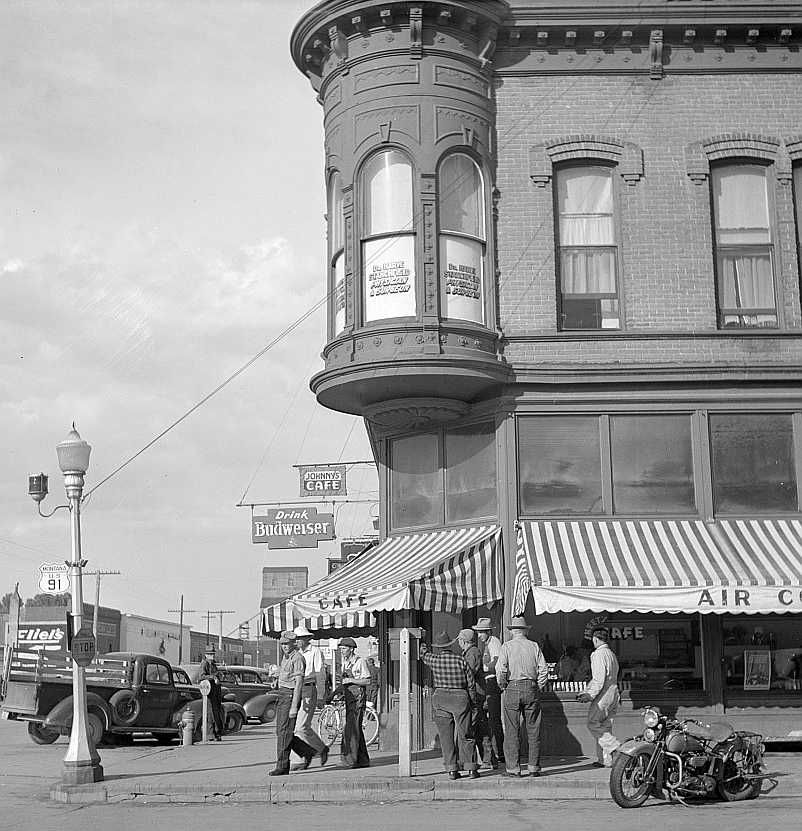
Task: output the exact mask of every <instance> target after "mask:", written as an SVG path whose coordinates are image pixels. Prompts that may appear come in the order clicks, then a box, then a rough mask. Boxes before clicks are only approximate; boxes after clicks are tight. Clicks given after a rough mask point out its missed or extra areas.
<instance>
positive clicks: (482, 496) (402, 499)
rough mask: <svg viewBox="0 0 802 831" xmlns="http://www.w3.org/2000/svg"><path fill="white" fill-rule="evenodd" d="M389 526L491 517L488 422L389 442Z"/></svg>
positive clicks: (493, 495) (492, 459)
mask: <svg viewBox="0 0 802 831" xmlns="http://www.w3.org/2000/svg"><path fill="white" fill-rule="evenodd" d="M390 470H391V472H390V521H391V526H392V528H393V529H397V528H422V527H428V526H431V527H434V526H438V525H443V524H445V523H454V522H465V521H468V520H492V519H494V518H495V517H496V514H497V512H498V508H497V500H498V497H497V482H496V478H497V477H496V441H495V429H494V425H493V424H492V423H490V422H487V423H483V424H473V425H470V426H466V427H459V428H450V429H445V430H441V431H438V432H437V433H425V434H422V435H417V436H407V437H404V438H399V439H393V440H392V441H391V442H390Z"/></svg>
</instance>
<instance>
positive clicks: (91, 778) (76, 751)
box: [29, 424, 103, 785]
mask: <svg viewBox="0 0 802 831" xmlns="http://www.w3.org/2000/svg"><path fill="white" fill-rule="evenodd" d="M91 451H92V448H91V447H90V446H89V445H88V444H87V443H86V442H85V441H84V440H83V439H82V438H81V437H80V436H79V435H78V431H77V430H76V429H75V425H74V424H73V425H72V430H71V431H70V433H69V435H68V436H67V438H66V439H64V441H62V442H59V444H58V445H57V446H56V453H57V454H58V465H59V467H60V468H61V472H62V473H63V474H64V487H65V489H66V491H67V499H68V500H69V505H62V506H59V507H66V508H69V511H70V538H71V540H72V561H71V562H68V563H67V565H68V566H69V567H70V578H71V582H72V620H73V633H74V634H77V633H79V632H81V629H82V624H83V608H84V598H83V571H82V569H83V567H84V566H85V565H86V560H82V559H81V497H82V495H83V488H84V474H85V473H86V471H87V470H88V469H89V454H90V453H91ZM29 493H30V494H31V496H32V497H33V498H34V500H35V501H36V502H37V505H38V506H39V513H40V514H41V515H42V516H52V514H53V513H55V510H54V511H52V512H51V513H50V514H42V509H41V504H40V503H41V501H42V499H44V497H45V496H46V495H47V477H46V476H45V475H44V474H41V475H40V476H39V477H31V479H30V480H29ZM56 510H58V509H56ZM88 722H89V713H88V711H87V707H86V669H85V667H84V664H83V660H82V659H81V660H79V659H78V658H77V655H76V654H75V646H74V645H73V661H72V729H71V731H70V744H69V747H68V748H67V755H66V756H65V757H64V767H63V768H62V773H61V778H62V782H63V783H64V784H65V785H84V784H86V783H88V782H101V781H102V780H103V766H102V765H101V764H100V756H99V754H98V752H97V749H96V748H95V744H94V742H93V740H92V736H91V735H90V734H89V730H88Z"/></svg>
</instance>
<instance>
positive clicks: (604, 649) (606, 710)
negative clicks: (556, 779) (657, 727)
mask: <svg viewBox="0 0 802 831" xmlns="http://www.w3.org/2000/svg"><path fill="white" fill-rule="evenodd" d="M591 637H592V638H593V646H594V650H593V652H592V653H591V656H590V668H591V673H592V677H591V679H590V681H589V682H588V685H587V686H586V687H585V689H584V690H583V691H582V692H581V693H580V694H579V695H578V696H577V700H578V701H585V702H588V701H589V702H590V708H589V709H588V730H590V732H591V735H592V736H593V738H594V739H595V740H596V759H597V761H596V767H600V768H601V767H604V750H603V749H602V746H601V745H600V744H599V739H600V738H601V737H602V736H603V735H604V734H605V733H612V732H613V716H614V715H615V714H616V712H617V711H618V700H619V698H620V695H619V692H618V658H616V657H615V653H614V652H613V650H612V649H610V643H609V641H610V634H609V632H608V631H607V630H606V629H605V628H604V627H603V626H599V627H597V628H596V629H594V630H593V632H592V633H591Z"/></svg>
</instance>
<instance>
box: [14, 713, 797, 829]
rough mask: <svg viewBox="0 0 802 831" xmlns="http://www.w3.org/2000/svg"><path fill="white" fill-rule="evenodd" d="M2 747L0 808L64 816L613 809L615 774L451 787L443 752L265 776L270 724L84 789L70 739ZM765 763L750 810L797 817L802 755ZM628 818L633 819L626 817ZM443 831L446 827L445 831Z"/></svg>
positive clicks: (121, 767)
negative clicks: (82, 811)
mask: <svg viewBox="0 0 802 831" xmlns="http://www.w3.org/2000/svg"><path fill="white" fill-rule="evenodd" d="M0 746H2V748H3V752H2V754H0V798H2V800H0V804H2V803H3V802H6V800H7V799H11V800H12V801H14V800H21V801H22V802H23V803H24V804H29V803H35V804H37V805H40V806H41V805H43V804H45V803H47V802H48V801H49V802H50V807H53V808H58V807H60V808H61V809H62V810H67V809H68V808H69V807H70V806H79V805H81V806H90V805H91V806H93V807H96V806H97V805H99V804H106V805H108V806H109V807H111V806H123V805H125V806H126V807H130V806H153V805H166V804H171V803H178V804H183V805H187V804H199V803H202V804H203V805H204V806H206V807H207V808H208V807H211V806H213V805H218V806H221V805H222V806H231V807H234V806H236V805H240V806H247V805H253V806H257V805H259V804H261V805H262V807H263V808H264V806H265V805H266V804H272V805H281V804H292V805H293V806H296V807H299V808H300V807H301V806H302V804H304V803H306V804H309V803H317V802H324V803H332V806H331V807H332V810H334V811H335V812H336V803H344V802H348V803H351V802H359V803H374V807H378V806H389V805H394V804H397V803H406V805H397V810H403V811H404V812H406V811H407V805H410V806H411V805H413V804H418V803H432V802H434V803H439V802H442V801H448V802H457V801H465V800H479V801H485V800H492V801H493V802H494V803H495V802H497V801H499V800H500V801H509V802H514V803H526V804H529V803H534V802H536V801H543V800H561V801H571V802H576V803H577V810H578V811H583V810H584V808H583V807H582V806H581V805H580V803H582V802H583V801H584V802H589V803H590V804H595V805H597V806H600V805H603V804H604V805H606V804H608V803H611V800H610V796H609V791H608V788H607V778H608V771H606V770H601V769H597V768H594V767H592V766H591V765H590V760H588V759H586V758H549V759H546V760H544V761H545V764H544V770H543V775H542V776H541V777H540V778H538V779H520V780H513V779H508V778H506V777H502V776H500V775H498V774H497V773H496V772H483V773H482V777H481V779H479V780H478V781H475V780H468V779H462V780H460V781H459V782H452V781H450V780H449V779H448V778H447V777H446V775H445V773H444V772H443V770H442V764H441V760H440V757H439V754H436V753H433V752H428V753H424V754H420V757H419V758H418V759H417V760H416V763H415V768H414V774H415V775H414V776H413V777H412V778H403V779H402V778H399V777H398V770H397V758H396V757H395V756H394V755H392V754H388V753H380V752H378V751H376V750H375V749H372V752H371V757H372V765H371V767H370V768H366V769H361V770H358V771H354V770H348V769H342V768H340V767H339V761H340V760H339V756H338V755H337V754H336V753H333V754H332V756H331V759H330V761H329V764H328V765H326V767H320V766H319V763H318V762H317V760H316V761H314V762H313V764H312V767H310V768H309V769H308V770H307V771H302V772H294V773H292V774H290V776H288V777H279V778H270V777H268V775H267V774H268V772H269V771H270V770H271V769H272V768H273V766H274V764H275V758H276V753H275V732H274V729H273V727H272V725H267V726H262V725H254V726H248V727H246V728H245V729H244V730H243V731H242V732H241V733H238V734H236V735H233V736H227V737H225V739H224V740H223V741H222V742H220V743H211V744H208V745H194V746H193V747H190V748H182V747H180V746H178V745H175V746H173V747H163V746H160V745H157V744H156V743H155V742H153V741H151V740H146V739H143V740H137V741H136V742H135V743H134V744H133V745H130V746H123V747H103V748H101V749H100V754H101V759H102V764H103V767H104V771H105V780H104V781H103V782H99V783H97V784H95V785H91V786H82V787H76V788H65V787H63V786H61V785H60V784H59V778H60V774H61V765H62V760H63V757H64V754H65V752H66V749H67V742H66V739H64V738H62V739H59V741H58V742H56V743H55V744H53V745H48V746H38V745H35V744H33V742H31V741H30V739H29V738H28V736H27V731H26V729H25V725H23V724H19V723H14V722H6V721H0ZM767 762H768V767H769V769H770V770H771V771H772V772H775V773H776V774H777V781H778V786H777V788H776V789H775V790H774V791H773V792H772V793H770V794H767V795H765V796H763V797H761V799H760V800H758V801H757V802H756V803H752V804H758V803H759V804H761V805H767V806H768V805H769V804H770V803H774V802H777V800H780V801H781V802H782V801H784V802H787V801H788V800H791V801H793V800H798V801H797V802H796V807H797V809H798V808H800V807H802V754H783V755H776V756H774V755H771V754H770V755H769V756H768V757H767ZM650 804H651V803H650ZM654 804H655V805H657V804H659V803H656V802H655V803H654ZM670 807H673V808H675V809H676V810H679V811H683V810H688V809H684V808H682V807H681V806H670ZM728 807H729V806H728ZM371 810H373V808H372V809H371ZM619 810H620V809H619ZM629 813H632V812H622V814H629ZM5 817H7V814H6V815H5ZM2 822H3V815H2V814H0V828H3V827H9V828H12V827H13V828H16V827H21V826H14V825H11V826H3V825H2ZM115 827H116V826H115ZM212 827H213V826H212ZM221 827H222V826H221ZM391 827H392V826H387V827H386V828H383V829H382V831H389V829H390V828H391ZM404 827H406V826H404ZM410 827H411V826H410ZM438 831H444V829H442V828H440V827H438Z"/></svg>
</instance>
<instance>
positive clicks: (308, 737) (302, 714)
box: [295, 684, 326, 755]
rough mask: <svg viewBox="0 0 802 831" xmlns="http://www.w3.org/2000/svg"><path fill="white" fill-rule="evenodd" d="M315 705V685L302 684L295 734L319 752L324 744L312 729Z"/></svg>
mask: <svg viewBox="0 0 802 831" xmlns="http://www.w3.org/2000/svg"><path fill="white" fill-rule="evenodd" d="M316 707H317V687H316V686H315V685H314V684H304V685H303V688H302V689H301V703H300V705H299V706H298V718H297V719H296V721H295V735H296V736H297V737H298V738H299V739H301V741H304V742H306V743H307V744H308V745H309V746H310V747H312V748H314V750H315V753H316V754H318V755H319V754H320V752H321V751H322V750H323V748H324V747H325V746H326V744H325V742H324V741H323V740H322V739H321V738H320V736H318V734H317V733H315V731H314V730H313V729H312V718H313V716H314V715H315V709H316Z"/></svg>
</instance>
